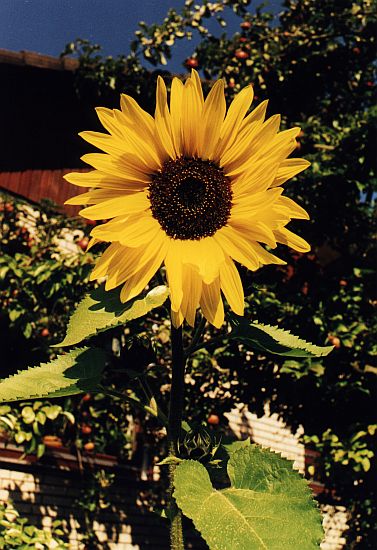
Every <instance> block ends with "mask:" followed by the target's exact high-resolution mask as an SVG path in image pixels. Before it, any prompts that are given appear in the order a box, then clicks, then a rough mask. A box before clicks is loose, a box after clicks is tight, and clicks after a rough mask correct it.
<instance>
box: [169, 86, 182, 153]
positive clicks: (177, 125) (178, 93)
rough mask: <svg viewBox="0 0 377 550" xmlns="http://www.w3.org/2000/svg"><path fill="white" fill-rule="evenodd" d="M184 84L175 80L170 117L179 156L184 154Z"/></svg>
mask: <svg viewBox="0 0 377 550" xmlns="http://www.w3.org/2000/svg"><path fill="white" fill-rule="evenodd" d="M182 98H183V83H182V81H181V80H179V78H173V82H172V85H171V91H170V116H171V128H172V133H173V140H174V147H175V151H176V153H177V156H179V155H181V154H182V135H181V116H182Z"/></svg>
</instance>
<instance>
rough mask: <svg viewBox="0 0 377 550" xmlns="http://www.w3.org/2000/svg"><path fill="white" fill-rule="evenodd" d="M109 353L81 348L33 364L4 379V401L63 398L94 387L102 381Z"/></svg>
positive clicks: (1, 392) (1, 398)
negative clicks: (49, 360)
mask: <svg viewBox="0 0 377 550" xmlns="http://www.w3.org/2000/svg"><path fill="white" fill-rule="evenodd" d="M104 366H105V352H104V351H102V350H100V349H95V348H92V349H89V348H77V349H74V350H72V351H70V352H69V353H66V354H65V355H59V356H58V357H57V358H56V359H54V360H53V361H51V362H50V363H42V364H41V365H39V366H38V367H29V368H28V369H26V370H23V371H19V372H18V373H17V374H14V375H13V376H10V377H9V378H6V379H5V380H2V381H1V382H0V402H9V401H23V400H25V399H34V398H42V397H63V396H65V395H74V394H76V393H82V392H87V391H90V390H94V389H95V388H96V387H97V386H98V384H99V382H100V381H101V373H102V370H103V368H104Z"/></svg>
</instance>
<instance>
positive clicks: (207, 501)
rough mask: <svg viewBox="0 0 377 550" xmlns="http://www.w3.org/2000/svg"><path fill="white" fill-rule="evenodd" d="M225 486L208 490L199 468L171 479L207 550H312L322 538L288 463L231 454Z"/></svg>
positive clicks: (254, 450)
mask: <svg viewBox="0 0 377 550" xmlns="http://www.w3.org/2000/svg"><path fill="white" fill-rule="evenodd" d="M228 475H229V478H230V482H231V486H230V487H229V488H227V489H223V490H221V491H218V490H216V489H214V488H213V487H212V483H211V481H210V478H209V475H208V472H207V470H206V469H205V467H204V466H202V465H201V464H200V463H199V462H196V461H193V460H185V461H183V462H182V463H181V464H179V465H178V466H177V469H176V471H175V474H174V485H175V491H174V497H175V499H176V501H177V504H178V506H179V507H180V508H181V509H182V511H183V513H184V514H185V515H186V516H188V517H189V518H191V519H192V520H193V522H194V525H195V527H196V529H198V531H200V532H201V534H202V536H203V538H204V539H205V541H206V542H207V544H208V546H209V548H210V549H211V550H234V548H237V549H238V550H262V549H263V550H281V549H282V548H284V550H297V549H298V548H300V550H314V549H315V548H319V544H320V542H321V540H322V538H323V530H322V526H321V516H320V513H319V510H318V508H317V506H316V504H315V503H314V501H313V499H312V497H311V493H310V489H309V487H308V485H307V482H306V481H305V480H304V479H303V478H302V477H301V475H300V474H299V473H298V472H295V471H294V470H293V469H292V463H291V462H290V461H288V460H286V459H284V458H282V457H281V456H279V455H278V454H276V453H273V452H271V451H268V450H266V449H262V448H261V447H258V446H256V445H249V446H245V447H243V448H240V449H238V450H237V451H235V452H234V453H232V454H231V457H230V460H229V462H228Z"/></svg>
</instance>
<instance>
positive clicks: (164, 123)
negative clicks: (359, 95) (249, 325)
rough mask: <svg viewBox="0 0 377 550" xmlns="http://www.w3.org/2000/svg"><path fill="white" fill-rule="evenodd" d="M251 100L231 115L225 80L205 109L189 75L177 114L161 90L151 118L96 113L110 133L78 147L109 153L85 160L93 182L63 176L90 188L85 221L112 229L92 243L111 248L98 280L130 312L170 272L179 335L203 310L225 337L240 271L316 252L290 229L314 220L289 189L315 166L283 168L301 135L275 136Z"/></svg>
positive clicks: (176, 100) (238, 302)
mask: <svg viewBox="0 0 377 550" xmlns="http://www.w3.org/2000/svg"><path fill="white" fill-rule="evenodd" d="M252 100H253V89H252V87H251V86H247V87H246V88H244V89H243V90H242V91H241V92H239V93H238V94H237V95H236V96H235V98H234V100H233V102H232V103H231V104H230V107H229V109H228V111H227V109H226V103H225V95H224V82H223V80H218V81H217V82H216V83H215V84H214V85H213V87H212V88H211V90H210V92H209V94H208V96H207V97H206V99H204V97H203V91H202V86H201V82H200V78H199V75H198V73H197V72H196V71H192V73H191V77H189V78H187V80H186V82H185V83H184V84H183V83H182V82H181V81H180V80H179V79H178V78H174V79H173V81H172V85H171V92H170V102H169V103H168V98H167V90H166V86H165V83H164V81H163V79H162V78H161V77H159V78H158V82H157V89H156V110H155V115H154V117H152V116H151V115H150V114H148V113H147V112H146V111H144V110H143V109H141V107H140V106H139V105H138V104H137V102H136V101H135V100H134V99H133V98H132V97H130V96H128V95H124V94H123V95H122V96H121V101H120V104H121V109H120V110H118V109H114V110H111V109H106V108H102V107H101V108H98V109H97V114H98V117H99V119H100V121H101V123H102V125H103V126H104V128H105V129H106V130H107V132H108V133H106V134H105V133H99V132H82V133H81V134H80V135H81V137H82V138H84V139H85V140H86V141H88V142H89V143H91V144H92V145H94V146H96V147H97V148H98V149H100V150H102V151H103V152H104V153H102V152H101V153H90V154H87V155H84V156H83V157H82V160H83V161H84V162H86V163H87V164H89V165H90V166H91V167H93V168H94V170H93V171H91V172H87V173H82V172H79V173H77V172H74V173H70V174H67V175H66V176H65V179H66V180H67V181H69V182H70V183H73V184H74V185H78V186H82V187H90V188H91V189H90V191H88V192H86V193H83V194H81V195H79V196H77V197H74V198H73V199H70V200H69V201H67V203H68V204H81V205H86V208H84V209H83V210H81V211H80V214H81V215H82V216H83V217H85V218H89V219H94V220H103V219H109V221H108V222H107V223H104V224H102V225H99V226H97V227H95V228H94V229H93V230H92V232H91V235H92V237H93V239H92V241H91V242H92V243H97V242H108V243H111V244H110V245H109V246H108V248H107V249H106V250H105V252H104V253H103V254H102V256H101V257H100V259H99V260H98V262H97V264H96V266H95V268H94V270H93V272H92V275H91V279H92V280H93V279H97V278H101V277H104V276H106V285H105V288H106V289H107V290H110V289H113V288H115V287H118V286H120V285H123V286H122V289H121V292H120V298H121V300H122V301H123V302H126V301H127V300H130V299H131V298H133V297H135V296H137V295H138V294H139V293H140V292H141V291H142V290H143V289H144V288H145V287H146V286H147V284H148V283H149V281H150V279H151V278H152V277H153V276H154V275H155V273H156V272H157V270H158V269H159V268H160V267H161V266H162V264H164V265H165V268H166V276H167V281H168V285H169V288H170V298H171V310H172V320H173V323H174V325H175V326H177V327H178V326H180V325H181V324H182V322H183V320H184V319H186V320H187V322H188V323H189V324H190V325H192V326H193V325H194V323H195V315H196V310H197V308H198V307H200V308H201V310H202V313H203V315H204V316H205V318H206V319H207V320H208V321H209V322H210V323H212V324H213V325H214V326H216V327H220V326H221V325H222V323H223V321H224V307H223V300H222V294H223V295H224V297H225V298H226V300H227V302H228V304H229V306H230V308H231V309H232V310H233V311H234V312H235V313H236V314H237V315H243V312H244V293H243V288H242V283H241V279H240V276H239V273H238V270H237V268H236V266H235V264H234V262H238V263H240V264H243V265H244V266H246V267H247V268H248V269H250V270H256V269H258V268H259V267H261V266H263V265H265V264H284V263H285V262H283V261H282V260H280V259H279V258H278V257H277V256H275V255H273V254H272V253H271V252H269V251H268V250H266V248H265V247H264V245H267V246H268V247H269V249H274V248H276V246H277V243H283V244H286V245H288V246H289V247H291V248H294V249H295V250H298V251H300V252H307V251H308V250H309V248H310V247H309V245H308V244H307V242H306V241H304V240H303V239H302V238H301V237H299V236H297V235H295V234H294V233H292V232H291V231H290V230H288V229H287V228H286V225H287V224H288V222H289V221H290V220H291V219H292V218H301V219H308V215H307V213H306V212H305V210H303V208H301V207H300V206H298V205H297V204H296V203H295V202H294V201H292V200H291V199H290V198H288V197H285V196H283V194H282V193H283V188H282V187H281V185H282V184H283V183H284V182H285V181H286V180H288V179H289V178H291V177H293V176H295V175H296V174H298V173H299V172H301V171H302V170H304V169H305V168H307V167H308V166H309V164H310V163H309V162H307V161H306V160H304V159H298V158H287V157H288V156H289V155H290V154H291V153H292V151H293V150H294V149H295V148H296V137H297V135H298V133H299V132H300V128H292V129H289V130H285V131H283V132H278V130H279V125H280V116H279V115H274V116H272V117H270V118H268V119H267V120H265V113H266V108H267V101H263V102H262V103H261V104H260V105H258V107H257V108H256V109H254V110H253V111H252V112H250V113H249V114H248V111H249V108H250V105H251V103H252Z"/></svg>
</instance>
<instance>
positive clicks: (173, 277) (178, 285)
mask: <svg viewBox="0 0 377 550" xmlns="http://www.w3.org/2000/svg"><path fill="white" fill-rule="evenodd" d="M165 266H166V276H167V279H168V285H169V289H170V301H171V307H172V309H173V310H174V311H178V310H179V308H180V306H181V303H182V298H183V288H182V262H181V258H180V254H179V250H177V246H176V241H174V239H169V249H168V252H167V254H166V258H165Z"/></svg>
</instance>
